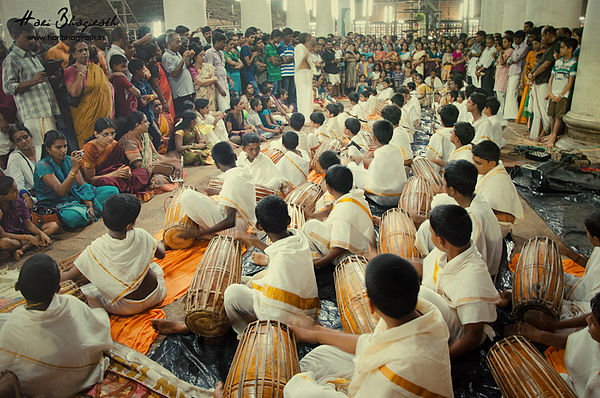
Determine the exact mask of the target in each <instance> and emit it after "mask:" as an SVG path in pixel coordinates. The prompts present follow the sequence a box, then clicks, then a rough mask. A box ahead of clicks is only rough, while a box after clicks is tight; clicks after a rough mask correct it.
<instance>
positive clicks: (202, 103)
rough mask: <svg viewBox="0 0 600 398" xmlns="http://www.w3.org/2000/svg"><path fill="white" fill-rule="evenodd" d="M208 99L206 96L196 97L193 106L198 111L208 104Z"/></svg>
mask: <svg viewBox="0 0 600 398" xmlns="http://www.w3.org/2000/svg"><path fill="white" fill-rule="evenodd" d="M208 104H209V101H208V100H207V99H206V98H198V99H197V100H196V101H195V102H194V108H196V110H197V111H200V109H204V108H206V107H207V106H208Z"/></svg>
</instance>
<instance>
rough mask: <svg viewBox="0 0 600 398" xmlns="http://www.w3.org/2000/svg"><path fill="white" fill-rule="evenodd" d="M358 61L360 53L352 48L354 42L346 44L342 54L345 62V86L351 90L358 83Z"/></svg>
mask: <svg viewBox="0 0 600 398" xmlns="http://www.w3.org/2000/svg"><path fill="white" fill-rule="evenodd" d="M358 61H360V53H359V52H358V51H356V50H355V49H354V44H352V43H350V44H348V49H347V50H346V54H344V63H345V64H346V87H349V88H350V89H351V90H353V89H354V88H355V87H356V83H358V74H357V71H358Z"/></svg>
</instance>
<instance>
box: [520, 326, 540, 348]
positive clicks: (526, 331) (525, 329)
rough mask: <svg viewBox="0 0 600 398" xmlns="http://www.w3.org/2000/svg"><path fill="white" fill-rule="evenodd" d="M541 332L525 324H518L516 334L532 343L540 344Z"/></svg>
mask: <svg viewBox="0 0 600 398" xmlns="http://www.w3.org/2000/svg"><path fill="white" fill-rule="evenodd" d="M541 332H542V331H541V330H540V329H538V328H536V327H535V326H533V325H530V324H529V323H527V322H519V325H518V327H517V333H516V334H518V335H520V336H523V337H527V338H528V339H529V340H531V341H533V342H534V343H540V333H541Z"/></svg>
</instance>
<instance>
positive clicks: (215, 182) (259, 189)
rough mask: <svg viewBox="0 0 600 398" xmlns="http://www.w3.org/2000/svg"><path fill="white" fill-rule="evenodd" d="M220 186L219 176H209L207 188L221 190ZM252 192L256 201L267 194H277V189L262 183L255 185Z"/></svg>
mask: <svg viewBox="0 0 600 398" xmlns="http://www.w3.org/2000/svg"><path fill="white" fill-rule="evenodd" d="M221 188H223V179H221V178H211V179H210V180H208V190H209V191H212V192H216V193H218V192H221ZM254 193H255V195H256V203H258V202H260V200H261V199H262V198H266V197H267V196H271V195H277V194H278V193H277V191H275V190H273V189H271V188H268V187H265V186H264V185H258V184H257V185H255V186H254Z"/></svg>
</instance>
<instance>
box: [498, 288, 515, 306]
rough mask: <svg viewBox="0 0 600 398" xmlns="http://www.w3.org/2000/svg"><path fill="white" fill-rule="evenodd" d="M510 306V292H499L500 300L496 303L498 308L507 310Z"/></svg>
mask: <svg viewBox="0 0 600 398" xmlns="http://www.w3.org/2000/svg"><path fill="white" fill-rule="evenodd" d="M511 305H512V291H510V290H503V291H501V292H500V300H499V301H498V302H497V303H496V307H498V308H508V307H510V306H511Z"/></svg>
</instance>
